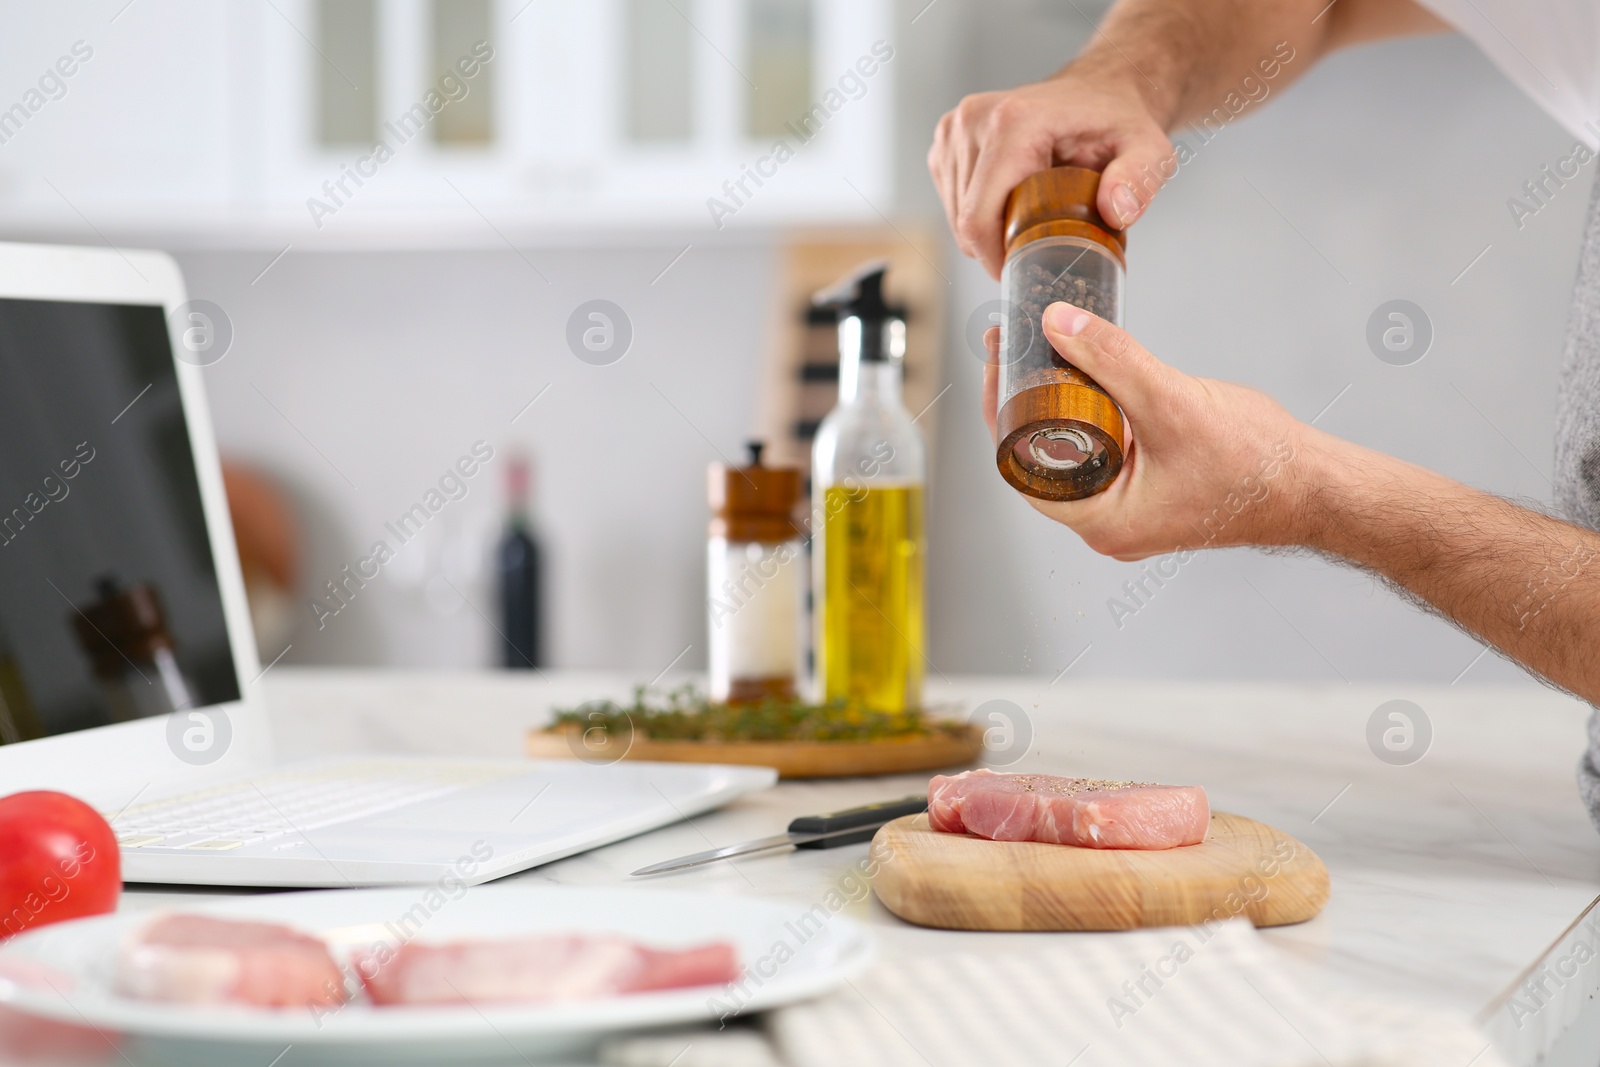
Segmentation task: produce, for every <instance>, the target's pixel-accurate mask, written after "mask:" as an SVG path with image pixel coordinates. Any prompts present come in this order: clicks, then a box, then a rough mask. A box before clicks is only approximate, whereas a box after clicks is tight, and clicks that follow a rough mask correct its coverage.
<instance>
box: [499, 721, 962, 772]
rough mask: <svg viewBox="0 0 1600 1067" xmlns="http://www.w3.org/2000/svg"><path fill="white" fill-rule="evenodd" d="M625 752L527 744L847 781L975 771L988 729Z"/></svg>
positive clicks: (638, 742)
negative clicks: (968, 768) (958, 769)
mask: <svg viewBox="0 0 1600 1067" xmlns="http://www.w3.org/2000/svg"><path fill="white" fill-rule="evenodd" d="M619 747H620V748H621V751H620V752H618V753H613V752H608V751H606V750H604V749H599V748H597V749H594V750H586V749H585V747H584V743H583V740H582V735H581V734H579V733H578V732H577V731H576V730H575V729H567V730H554V731H552V730H530V731H529V732H528V736H527V741H526V751H527V753H528V755H530V756H532V757H533V758H535V759H587V760H589V761H590V762H593V763H610V762H613V761H614V760H617V759H641V760H665V761H667V762H672V763H682V762H687V763H737V764H741V765H745V766H754V767H775V768H777V771H778V777H780V778H845V777H854V776H856V775H875V774H910V773H912V772H914V771H937V770H944V769H945V768H948V767H966V766H970V765H971V764H972V763H974V762H975V761H976V760H977V759H978V757H979V756H980V755H982V754H983V729H982V728H981V727H978V726H975V725H969V726H967V727H965V728H964V729H962V730H961V731H959V732H956V733H938V734H930V735H928V736H926V737H909V738H900V737H892V738H884V739H881V740H877V741H658V740H654V739H652V738H648V737H644V736H642V735H639V736H634V737H632V738H629V739H628V740H627V742H626V744H624V745H621V746H619Z"/></svg>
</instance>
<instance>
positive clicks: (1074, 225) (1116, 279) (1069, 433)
mask: <svg viewBox="0 0 1600 1067" xmlns="http://www.w3.org/2000/svg"><path fill="white" fill-rule="evenodd" d="M1099 189H1100V173H1099V172H1098V171H1094V170H1088V169H1086V168H1084V167H1051V168H1050V169H1049V170H1043V171H1040V172H1039V173H1037V174H1034V175H1031V176H1029V177H1027V178H1025V179H1023V181H1022V183H1021V184H1020V185H1018V186H1017V187H1016V189H1015V190H1013V191H1012V193H1011V198H1010V199H1009V200H1008V201H1007V202H1006V262H1005V268H1004V269H1003V270H1002V272H1001V275H1000V291H1001V297H1002V305H1003V310H1002V317H1001V333H1000V395H999V402H1000V410H999V417H998V420H997V422H998V432H997V434H996V436H997V437H998V439H999V444H998V446H997V449H996V452H995V462H996V464H997V465H998V466H999V468H1000V474H1001V476H1002V477H1004V478H1005V480H1006V481H1007V482H1009V483H1010V484H1011V486H1012V487H1013V488H1015V489H1018V490H1020V491H1021V492H1023V493H1026V494H1028V495H1029V496H1032V497H1038V498H1040V499H1043V500H1077V499H1080V498H1082V497H1086V496H1093V495H1094V494H1095V493H1098V492H1101V491H1102V490H1104V489H1105V488H1106V487H1107V486H1108V485H1110V484H1111V483H1112V482H1113V481H1114V480H1115V479H1116V477H1117V473H1118V472H1119V471H1121V470H1122V412H1121V411H1119V410H1118V408H1117V405H1116V402H1115V401H1114V400H1112V399H1111V397H1110V396H1109V395H1107V393H1106V391H1105V390H1104V389H1102V388H1100V386H1099V384H1097V383H1096V382H1095V381H1094V380H1093V379H1091V378H1090V377H1089V376H1088V375H1086V374H1084V373H1083V372H1082V371H1080V370H1078V369H1077V368H1076V367H1074V366H1073V365H1072V364H1070V363H1068V362H1067V361H1066V360H1065V359H1064V358H1062V356H1061V354H1060V353H1058V352H1057V351H1056V350H1055V348H1054V347H1053V346H1052V345H1051V344H1050V342H1049V340H1047V339H1046V338H1045V335H1044V325H1043V319H1044V309H1045V308H1047V307H1049V306H1050V305H1051V304H1053V303H1056V302H1057V301H1065V302H1067V303H1069V304H1073V305H1076V306H1077V307H1080V308H1083V309H1084V310H1085V311H1092V312H1094V313H1095V314H1096V315H1098V316H1100V317H1101V318H1103V319H1105V320H1106V321H1108V322H1111V323H1114V324H1116V325H1118V326H1120V325H1122V276H1123V270H1124V266H1125V262H1126V261H1125V249H1126V246H1127V238H1126V237H1125V236H1124V235H1123V233H1122V231H1120V230H1114V229H1112V228H1111V227H1110V226H1108V225H1107V224H1106V222H1105V220H1104V219H1103V218H1101V217H1100V213H1099V211H1097V210H1096V209H1095V196H1096V194H1097V193H1098V192H1099Z"/></svg>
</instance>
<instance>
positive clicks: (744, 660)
mask: <svg viewBox="0 0 1600 1067" xmlns="http://www.w3.org/2000/svg"><path fill="white" fill-rule="evenodd" d="M748 447H749V450H750V464H749V466H746V467H730V466H727V465H725V464H722V463H713V464H712V465H711V468H710V470H709V471H708V475H709V477H708V480H707V481H708V486H707V488H708V495H709V498H710V503H711V530H710V534H711V538H710V546H709V555H708V557H707V566H706V578H707V596H706V610H707V614H708V616H709V620H708V621H709V624H710V637H711V646H710V647H711V655H710V661H711V662H710V669H711V699H712V701H713V702H716V703H730V704H755V703H760V702H761V701H762V700H764V699H766V698H768V697H773V698H777V699H781V700H794V699H795V698H796V696H797V694H798V688H799V687H798V682H799V677H800V616H801V600H800V597H801V580H802V576H803V574H804V571H805V559H804V552H803V550H802V547H801V541H800V532H799V529H798V527H797V525H796V523H795V521H794V509H795V504H796V502H797V501H798V500H799V499H800V472H799V471H798V470H796V469H795V468H793V467H767V466H763V465H762V463H761V450H762V445H761V442H759V441H752V442H750V444H749V446H748Z"/></svg>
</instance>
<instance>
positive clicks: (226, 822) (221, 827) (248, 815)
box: [106, 761, 527, 852]
mask: <svg viewBox="0 0 1600 1067" xmlns="http://www.w3.org/2000/svg"><path fill="white" fill-rule="evenodd" d="M526 773H527V771H526V770H525V769H522V768H517V767H506V766H492V765H489V766H485V765H481V764H471V763H456V764H451V763H434V762H429V763H408V762H392V763H391V762H381V761H373V762H361V763H341V764H338V765H336V766H332V767H322V768H307V769H304V770H294V769H290V770H285V771H279V772H277V773H273V774H265V775H261V776H259V777H255V778H249V779H246V780H244V781H241V782H230V783H228V784H226V785H219V786H213V787H211V788H207V789H201V790H196V791H195V792H193V793H185V794H182V795H179V796H175V797H167V798H164V799H161V800H152V801H148V802H146V803H144V804H137V805H134V806H131V807H129V808H127V809H126V810H124V811H122V812H119V813H109V812H108V813H106V817H107V818H108V819H110V821H111V828H112V829H113V830H115V831H116V834H117V843H118V844H119V845H121V846H122V847H123V848H152V847H153V848H180V849H189V850H193V851H197V852H225V851H228V850H230V849H235V848H242V847H243V846H245V845H253V844H256V843H258V842H261V841H268V840H271V839H273V838H279V837H288V836H294V835H302V834H305V833H306V832H308V831H310V830H317V829H321V828H322V827H325V826H332V825H335V824H336V823H344V822H351V821H353V820H356V819H363V818H366V817H367V816H370V815H378V814H381V813H383V812H386V811H392V810H394V809H395V808H401V807H405V806H406V805H408V804H415V803H417V802H419V801H424V800H433V799H435V798H437V797H442V796H446V795H448V794H450V793H455V792H459V791H460V790H463V789H467V788H470V787H472V786H475V785H483V784H485V783H487V782H493V781H497V780H499V779H502V778H509V777H511V776H512V775H516V774H526Z"/></svg>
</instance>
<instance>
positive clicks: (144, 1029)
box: [0, 885, 875, 1064]
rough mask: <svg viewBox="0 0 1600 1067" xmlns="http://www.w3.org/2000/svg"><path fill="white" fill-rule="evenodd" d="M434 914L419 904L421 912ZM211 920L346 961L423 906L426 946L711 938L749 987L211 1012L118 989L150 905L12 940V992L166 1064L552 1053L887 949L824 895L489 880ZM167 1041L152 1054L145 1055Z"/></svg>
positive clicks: (751, 1003) (838, 977)
mask: <svg viewBox="0 0 1600 1067" xmlns="http://www.w3.org/2000/svg"><path fill="white" fill-rule="evenodd" d="M419 908H420V909H421V910H420V911H419V910H418V909H419ZM184 910H186V911H194V912H198V913H204V914H208V915H221V916H231V917H236V918H240V919H258V920H263V921H269V922H282V923H288V924H290V925H292V926H295V927H297V928H299V929H302V930H306V931H308V932H311V933H315V934H318V935H320V936H322V937H324V938H326V939H327V940H328V941H329V943H330V944H331V945H332V946H333V947H334V950H335V955H336V957H342V956H343V955H345V952H344V950H345V949H350V948H356V947H366V946H370V945H372V944H374V943H376V942H378V941H388V942H389V943H390V944H391V945H394V944H397V943H398V940H399V938H397V936H396V934H395V933H394V932H393V930H392V929H391V928H390V927H389V926H387V925H386V924H399V923H400V921H401V920H402V918H403V917H405V916H407V915H410V916H411V917H412V922H413V923H416V922H419V921H420V923H421V925H420V927H415V928H414V929H413V930H412V932H411V937H412V938H413V939H415V940H418V941H445V940H452V939H456V938H497V937H517V936H520V935H526V934H534V933H540V932H557V931H559V932H583V933H595V934H600V933H618V934H622V935H625V936H628V937H632V938H635V939H637V940H639V941H641V942H644V943H646V944H649V945H651V946H654V947H660V948H674V947H685V946H688V945H691V944H696V943H700V942H704V941H710V940H728V941H732V942H734V943H735V944H736V945H737V946H738V952H739V963H740V965H741V966H742V967H743V968H744V976H743V978H742V979H741V983H740V985H742V990H741V989H739V988H736V987H734V986H702V987H698V988H694V989H684V990H671V991H666V992H659V993H636V994H630V995H627V996H617V997H607V998H604V999H599V1000H583V1001H572V1002H565V1003H560V1004H555V1005H527V1006H519V1005H506V1004H483V1005H477V1006H463V1007H454V1006H433V1007H415V1008H403V1007H388V1008H377V1007H373V1006H372V1005H370V1004H367V1003H365V1002H364V1001H363V1000H360V999H358V1000H356V1001H353V1002H351V1003H349V1004H347V1005H345V1006H344V1007H342V1008H340V1009H338V1010H337V1011H334V1012H330V1013H327V1014H324V1015H323V1016H322V1017H320V1018H318V1017H316V1016H315V1015H314V1014H313V1013H312V1012H311V1011H310V1010H302V1009H286V1010H265V1009H250V1008H215V1007H211V1008H197V1007H186V1006H179V1005H170V1004H159V1003H153V1002H149V1001H139V1000H131V999H128V998H125V997H122V996H119V995H117V993H116V992H115V989H114V985H113V980H114V972H115V962H116V956H117V949H118V947H119V945H120V944H121V940H122V938H123V937H125V936H126V935H127V934H128V932H129V931H130V929H131V928H132V927H134V926H135V925H137V924H138V923H140V922H142V921H145V920H146V919H147V918H148V914H137V913H132V914H130V913H118V914H115V915H103V916H98V917H95V918H91V919H80V920H77V921H73V922H65V923H59V924H56V925H52V926H45V927H41V928H39V929H37V930H33V931H30V932H27V933H24V934H21V935H20V936H18V937H15V938H13V939H12V940H11V941H9V942H7V943H5V944H4V945H3V946H0V1003H4V1004H8V1005H10V1006H12V1007H15V1008H17V1009H19V1010H22V1011H25V1012H32V1013H34V1014H37V1015H43V1016H48V1017H50V1018H54V1019H59V1020H63V1021H66V1022H71V1023H77V1024H79V1025H82V1024H85V1023H86V1024H88V1025H91V1026H94V1027H97V1028H100V1029H102V1030H109V1031H121V1032H122V1033H124V1034H129V1035H136V1036H138V1037H140V1038H143V1039H146V1040H147V1041H148V1040H155V1041H157V1042H159V1044H160V1045H161V1057H162V1058H163V1059H164V1060H165V1061H166V1062H174V1061H176V1060H180V1059H181V1060H189V1061H194V1062H208V1063H220V1062H224V1061H226V1060H243V1059H245V1058H255V1057H257V1056H259V1054H260V1053H261V1052H266V1053H267V1055H266V1057H265V1058H264V1059H256V1062H257V1063H259V1064H265V1063H268V1062H270V1061H272V1059H273V1056H274V1055H276V1054H277V1053H278V1052H280V1051H282V1050H283V1048H284V1047H285V1046H287V1045H293V1046H294V1047H295V1049H296V1055H295V1062H297V1063H303V1062H306V1061H307V1059H308V1056H310V1057H312V1058H319V1059H328V1058H333V1059H338V1060H340V1061H341V1062H349V1061H350V1060H351V1059H368V1058H370V1059H376V1060H381V1061H383V1062H395V1061H396V1060H397V1059H399V1058H406V1059H412V1060H416V1059H429V1058H434V1057H437V1056H439V1055H440V1054H442V1053H448V1057H449V1059H450V1060H451V1061H454V1060H456V1059H460V1058H463V1057H486V1056H506V1055H508V1054H510V1053H512V1052H513V1051H515V1053H516V1055H517V1056H528V1055H538V1056H549V1055H552V1054H555V1053H558V1052H567V1051H572V1050H578V1049H582V1048H584V1047H586V1046H587V1045H590V1044H592V1043H593V1042H594V1041H595V1040H597V1039H598V1037H600V1036H601V1035H603V1034H607V1033H613V1032H616V1031H619V1030H630V1029H637V1028H642V1027H655V1026H670V1025H680V1024H686V1025H694V1024H711V1025H715V1024H716V1023H717V1022H718V1018H719V1016H720V1014H721V1013H722V1012H724V1011H726V1010H728V1008H729V1007H730V1006H734V1007H737V1008H738V1009H739V1010H740V1011H741V1012H744V1013H748V1012H752V1011H759V1010H763V1009H767V1008H772V1007H776V1006H779V1005H782V1004H789V1003H793V1002H795V1001H799V1000H804V999H807V998H809V997H812V996H816V995H817V994H820V993H823V992H826V991H828V990H830V989H832V988H834V987H835V986H838V985H840V984H841V983H843V982H844V981H845V980H846V979H848V978H850V977H851V976H853V975H855V974H856V973H858V972H860V971H861V970H862V969H863V968H865V967H866V966H867V964H869V963H870V962H871V960H872V958H873V956H874V952H875V950H874V946H873V943H872V940H871V938H870V936H869V935H868V933H867V931H866V930H865V929H864V928H863V927H861V926H860V925H859V924H858V923H856V922H854V921H853V920H851V919H848V918H846V917H844V916H842V915H833V914H831V913H830V912H829V911H828V909H827V908H826V907H825V906H823V905H820V904H819V905H815V906H810V905H805V904H798V903H794V904H791V903H785V902H779V901H770V900H755V899H751V898H748V897H737V896H713V895H708V894H691V893H675V892H663V891H657V890H647V889H587V888H576V887H565V886H526V887H524V886H518V885H486V886H477V887H474V888H471V889H464V890H463V889H459V888H458V889H455V890H454V892H453V893H452V892H450V891H448V890H446V891H441V890H440V889H439V888H437V887H407V888H401V889H352V890H333V891H325V892H311V893H286V894H281V895H276V896H258V897H249V898H241V899H239V900H233V901H226V902H217V901H211V902H207V903H205V904H203V905H200V906H197V907H195V908H193V909H184ZM147 1051H154V1050H147Z"/></svg>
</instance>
